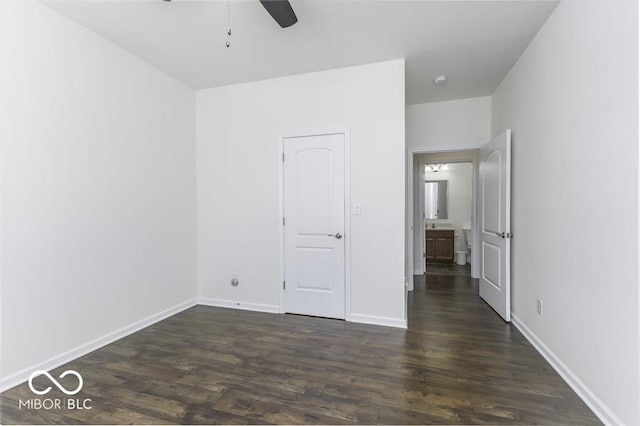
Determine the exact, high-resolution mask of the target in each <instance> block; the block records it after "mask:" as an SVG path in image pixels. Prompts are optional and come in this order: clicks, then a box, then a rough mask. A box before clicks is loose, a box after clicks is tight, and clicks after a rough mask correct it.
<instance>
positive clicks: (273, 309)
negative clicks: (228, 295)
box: [198, 297, 280, 314]
mask: <svg viewBox="0 0 640 426" xmlns="http://www.w3.org/2000/svg"><path fill="white" fill-rule="evenodd" d="M198 304H199V305H206V306H217V307H218V308H231V309H241V310H244V311H255V312H267V313H270V314H279V313H280V306H278V305H263V304H260V303H246V302H238V301H234V300H224V299H211V298H206V297H201V298H199V299H198Z"/></svg>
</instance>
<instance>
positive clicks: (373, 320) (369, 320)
mask: <svg viewBox="0 0 640 426" xmlns="http://www.w3.org/2000/svg"><path fill="white" fill-rule="evenodd" d="M349 321H351V322H357V323H360V324H371V325H383V326H386V327H395V328H407V321H406V320H404V319H398V318H387V317H376V316H373V315H362V314H351V315H350V316H349Z"/></svg>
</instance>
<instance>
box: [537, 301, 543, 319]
mask: <svg viewBox="0 0 640 426" xmlns="http://www.w3.org/2000/svg"><path fill="white" fill-rule="evenodd" d="M536 311H537V312H538V315H542V300H540V299H538V300H537V302H536Z"/></svg>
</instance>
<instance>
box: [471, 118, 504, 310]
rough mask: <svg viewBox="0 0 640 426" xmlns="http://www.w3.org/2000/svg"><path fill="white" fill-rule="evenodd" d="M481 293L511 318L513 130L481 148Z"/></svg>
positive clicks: (494, 307)
mask: <svg viewBox="0 0 640 426" xmlns="http://www.w3.org/2000/svg"><path fill="white" fill-rule="evenodd" d="M478 201H479V203H480V208H479V211H480V224H481V226H480V297H482V298H483V299H484V300H485V301H486V302H487V303H488V304H489V306H491V307H492V308H493V309H494V310H495V311H496V312H497V313H498V314H499V315H500V316H501V317H502V318H503V319H504V320H505V321H511V268H510V262H511V222H510V218H511V131H510V130H506V131H505V132H503V133H501V134H500V135H498V136H497V137H496V138H495V139H493V140H492V141H491V142H489V143H488V144H487V145H485V146H484V147H482V148H481V149H480V197H479V200H478Z"/></svg>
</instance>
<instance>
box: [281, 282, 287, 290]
mask: <svg viewBox="0 0 640 426" xmlns="http://www.w3.org/2000/svg"><path fill="white" fill-rule="evenodd" d="M282 289H283V290H286V289H287V282H286V281H282Z"/></svg>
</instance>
